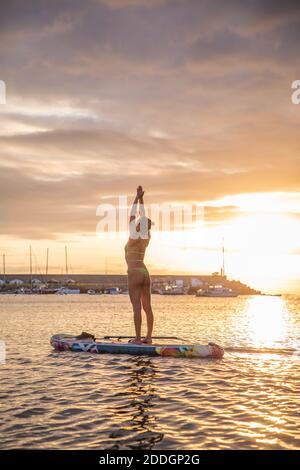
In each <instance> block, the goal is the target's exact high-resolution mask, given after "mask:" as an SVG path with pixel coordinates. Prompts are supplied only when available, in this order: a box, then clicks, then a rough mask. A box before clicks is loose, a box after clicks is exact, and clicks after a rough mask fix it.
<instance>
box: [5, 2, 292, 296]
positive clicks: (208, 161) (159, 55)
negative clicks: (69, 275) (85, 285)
mask: <svg viewBox="0 0 300 470" xmlns="http://www.w3.org/2000/svg"><path fill="white" fill-rule="evenodd" d="M0 22H1V28H0V31H1V33H0V34H1V38H0V39H1V41H0V63H1V68H0V75H1V76H0V79H2V80H4V81H5V83H6V88H7V104H6V105H0V124H1V126H0V224H1V232H0V252H5V253H6V256H7V271H8V272H24V271H26V270H27V269H28V250H29V248H28V247H29V245H30V244H31V245H32V246H33V250H34V253H35V256H36V260H35V264H36V265H39V266H41V267H42V266H44V259H45V254H46V248H47V247H49V248H50V254H51V257H50V261H51V263H50V266H51V270H52V272H60V270H61V269H62V266H63V263H64V261H63V256H64V246H65V244H67V245H68V246H69V249H70V257H71V263H72V267H73V271H74V272H93V273H94V272H103V270H104V266H105V258H107V259H108V267H109V271H110V272H125V265H124V260H123V243H124V240H125V239H126V237H125V234H124V235H123V237H118V238H116V240H115V241H114V242H112V240H109V239H105V238H103V237H102V238H97V236H96V224H97V217H96V213H95V211H96V207H97V205H98V204H101V203H103V202H111V203H114V202H115V201H116V200H117V197H118V196H119V195H128V196H130V197H132V195H133V193H134V191H135V188H136V186H137V185H138V184H142V185H144V186H145V189H146V203H149V204H150V203H159V204H162V205H164V204H183V203H187V204H188V203H190V204H192V203H193V204H199V205H201V206H202V207H204V221H203V224H201V227H198V230H197V231H196V232H195V231H194V232H193V233H190V234H189V235H188V236H187V234H186V235H185V237H182V234H176V233H165V234H158V233H154V236H153V239H152V241H151V246H150V248H149V251H148V253H147V263H148V265H149V268H150V270H151V271H152V272H153V273H154V272H155V273H158V272H195V273H196V272H197V273H210V272H212V271H216V270H218V269H219V268H220V246H221V243H222V237H225V240H226V248H227V253H226V267H227V272H228V275H229V276H232V277H234V278H239V279H241V280H242V281H245V282H247V283H249V284H251V285H252V286H254V287H257V288H260V289H266V290H268V291H278V290H279V291H293V292H296V291H298V292H299V290H300V287H299V286H300V282H299V281H300V262H299V261H300V259H299V257H300V241H299V240H300V237H299V235H300V233H299V232H300V217H299V211H300V209H299V208H300V205H299V202H300V190H299V181H300V179H299V176H300V171H299V168H300V167H299V155H300V141H299V120H300V105H293V104H292V102H291V92H292V90H291V84H292V82H293V81H294V80H296V79H300V67H299V65H300V64H299V62H300V60H299V50H298V49H299V47H298V45H299V41H300V8H299V4H298V3H297V2H285V3H284V4H283V3H281V2H277V1H275V2H274V1H273V2H271V1H269V0H262V1H258V0H257V1H256V0H254V1H253V2H251V3H250V2H249V3H248V4H247V6H245V5H244V6H242V2H237V1H234V0H231V1H229V2H221V1H216V2H211V1H208V0H206V1H201V2H199V1H193V0H186V1H184V2H182V1H178V0H156V1H154V0H152V1H149V0H147V1H142V0H123V1H122V0H114V1H110V0H105V1H104V0H102V1H100V0H87V1H86V2H84V6H83V3H82V2H80V1H79V0H74V1H73V2H66V1H61V2H59V3H58V2H48V4H47V8H43V9H42V8H41V7H40V8H37V7H36V2H33V1H31V0H28V1H27V2H26V4H25V2H20V1H17V0H14V1H12V2H6V5H5V6H3V7H1V20H0Z"/></svg>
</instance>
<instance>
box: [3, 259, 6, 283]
mask: <svg viewBox="0 0 300 470" xmlns="http://www.w3.org/2000/svg"><path fill="white" fill-rule="evenodd" d="M3 281H4V282H6V273H5V254H4V253H3Z"/></svg>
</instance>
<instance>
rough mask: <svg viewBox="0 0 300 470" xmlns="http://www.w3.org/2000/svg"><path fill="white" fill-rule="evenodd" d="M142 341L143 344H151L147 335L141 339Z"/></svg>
mask: <svg viewBox="0 0 300 470" xmlns="http://www.w3.org/2000/svg"><path fill="white" fill-rule="evenodd" d="M143 343H144V344H152V338H147V336H146V338H144V339H143Z"/></svg>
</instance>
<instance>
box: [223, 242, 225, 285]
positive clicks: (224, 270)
mask: <svg viewBox="0 0 300 470" xmlns="http://www.w3.org/2000/svg"><path fill="white" fill-rule="evenodd" d="M222 276H225V248H224V238H222Z"/></svg>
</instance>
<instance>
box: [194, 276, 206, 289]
mask: <svg viewBox="0 0 300 470" xmlns="http://www.w3.org/2000/svg"><path fill="white" fill-rule="evenodd" d="M203 284H204V282H203V281H201V280H200V279H197V278H195V277H192V279H191V287H201V286H203Z"/></svg>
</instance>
